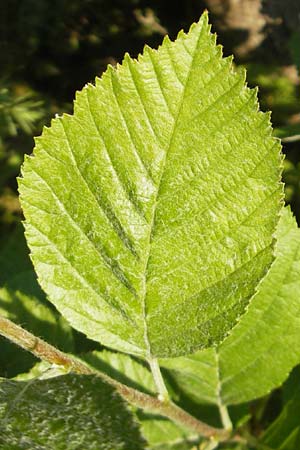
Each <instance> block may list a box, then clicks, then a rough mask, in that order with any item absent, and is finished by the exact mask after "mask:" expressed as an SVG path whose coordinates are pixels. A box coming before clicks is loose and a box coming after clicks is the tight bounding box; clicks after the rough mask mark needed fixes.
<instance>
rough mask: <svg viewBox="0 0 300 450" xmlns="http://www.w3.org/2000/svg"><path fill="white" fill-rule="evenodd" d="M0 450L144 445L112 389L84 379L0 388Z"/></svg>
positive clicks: (7, 383)
mask: <svg viewBox="0 0 300 450" xmlns="http://www.w3.org/2000/svg"><path fill="white" fill-rule="evenodd" d="M0 393H1V396H0V446H1V449H2V450H22V449H24V450H27V449H29V448H31V449H33V448H34V449H37V450H48V449H55V450H65V449H66V448H68V449H70V450H71V449H74V450H75V449H81V448H86V449H87V448H88V449H91V450H93V449H95V450H102V449H103V450H118V449H120V450H132V449H133V448H134V449H135V450H140V449H143V448H145V442H144V440H143V438H142V437H141V435H140V432H139V430H138V426H137V424H136V423H135V421H134V419H133V416H132V414H131V413H130V412H129V410H128V409H127V408H126V405H125V403H124V401H123V400H122V399H121V397H120V396H119V395H118V394H117V393H116V392H115V390H114V388H113V387H112V386H110V385H108V384H107V383H104V382H103V381H102V380H101V379H99V378H98V377H94V376H86V375H84V376H83V375H65V376H60V377H56V378H51V379H49V380H43V381H41V380H35V381H34V380H31V381H30V382H27V383H26V382H17V381H11V380H3V381H2V382H1V383H0Z"/></svg>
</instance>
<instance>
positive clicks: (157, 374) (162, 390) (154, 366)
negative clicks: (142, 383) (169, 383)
mask: <svg viewBox="0 0 300 450" xmlns="http://www.w3.org/2000/svg"><path fill="white" fill-rule="evenodd" d="M148 363H149V366H150V369H151V372H152V375H153V378H154V382H155V385H156V389H157V392H158V399H159V400H160V401H161V402H168V401H170V397H169V393H168V390H167V388H166V385H165V382H164V379H163V376H162V374H161V371H160V367H159V364H158V361H157V358H149V359H148Z"/></svg>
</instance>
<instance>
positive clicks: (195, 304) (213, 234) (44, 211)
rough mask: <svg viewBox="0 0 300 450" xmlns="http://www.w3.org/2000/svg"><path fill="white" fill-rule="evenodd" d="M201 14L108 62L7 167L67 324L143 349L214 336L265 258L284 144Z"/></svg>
mask: <svg viewBox="0 0 300 450" xmlns="http://www.w3.org/2000/svg"><path fill="white" fill-rule="evenodd" d="M209 29H210V28H209V25H208V22H207V14H204V15H203V16H202V18H201V19H200V21H199V22H198V23H196V24H194V25H192V27H191V29H190V31H189V33H188V34H184V33H183V32H180V33H179V35H178V38H177V40H176V41H175V42H171V41H170V40H169V38H165V40H164V42H163V45H162V46H161V47H160V48H159V49H158V51H155V50H151V49H149V48H148V47H146V48H145V50H144V53H143V55H142V56H140V57H139V59H138V61H136V60H132V59H131V58H130V57H129V56H128V55H126V56H125V59H124V61H123V63H122V65H119V66H118V67H117V68H116V69H114V68H112V67H109V68H108V70H107V71H106V72H105V74H104V75H103V76H102V78H101V79H97V80H96V86H92V85H88V86H86V87H85V88H84V89H83V90H82V91H81V92H79V93H78V94H77V99H76V102H75V107H74V115H73V116H70V115H64V116H63V117H62V118H57V119H55V120H53V122H52V125H51V127H50V128H46V129H45V130H44V132H43V135H42V137H40V138H38V139H37V142H36V147H35V151H34V157H27V158H26V161H25V164H24V167H23V171H22V174H23V178H21V179H20V181H19V186H20V193H21V200H22V206H23V209H24V213H25V216H26V230H27V232H26V235H27V239H28V242H29V246H30V249H31V252H32V259H33V261H34V265H35V268H36V271H37V273H38V277H39V281H40V283H41V285H42V287H43V289H44V290H45V291H46V292H47V294H48V295H49V298H50V300H51V301H52V302H53V303H54V304H55V306H56V307H57V308H58V310H59V311H60V312H61V313H62V314H63V315H64V316H65V317H66V318H67V319H68V320H69V321H70V323H71V324H72V326H73V327H75V328H77V329H78V330H79V331H82V332H83V333H85V334H86V335H87V336H88V337H89V338H91V339H94V340H96V341H100V342H101V343H102V344H104V345H106V346H109V347H112V348H114V349H117V350H119V351H124V352H127V353H132V354H136V355H138V356H141V357H145V358H150V357H152V356H154V357H156V356H176V355H182V354H186V353H191V352H192V351H195V350H197V349H199V348H204V347H207V346H210V345H212V344H214V343H216V342H219V341H220V340H222V339H223V338H224V336H225V335H226V333H228V331H229V330H230V329H231V328H232V326H233V325H234V324H235V323H236V321H237V319H238V318H239V316H240V315H241V314H242V312H243V311H244V308H245V306H246V305H247V303H248V302H249V299H250V298H251V296H252V295H253V294H254V292H255V288H256V286H257V284H258V282H259V280H260V279H261V278H262V277H263V276H264V275H265V273H266V270H267V269H268V267H269V266H270V264H271V262H272V260H273V234H274V230H275V228H276V224H277V221H278V212H279V210H280V208H281V198H282V185H281V184H280V183H279V178H280V171H281V170H280V164H281V156H280V144H279V142H278V141H277V140H276V139H274V138H273V137H272V135H271V127H270V123H269V116H268V115H266V114H263V113H261V112H259V111H258V104H257V95H256V90H250V89H248V88H247V87H246V86H245V73H244V72H243V71H242V72H238V73H235V72H234V71H233V68H232V60H231V58H229V59H228V58H225V59H223V58H222V51H221V48H220V47H219V46H216V44H215V36H213V35H211V34H210V31H209Z"/></svg>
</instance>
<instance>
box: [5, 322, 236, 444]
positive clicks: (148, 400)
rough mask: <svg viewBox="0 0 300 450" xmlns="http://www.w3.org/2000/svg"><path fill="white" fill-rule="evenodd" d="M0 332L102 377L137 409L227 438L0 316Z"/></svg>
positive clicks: (207, 434) (47, 356) (40, 355)
mask: <svg viewBox="0 0 300 450" xmlns="http://www.w3.org/2000/svg"><path fill="white" fill-rule="evenodd" d="M0 334H1V335H2V336H4V337H6V338H7V339H9V340H10V341H12V342H14V343H15V344H17V345H19V346H20V347H22V348H24V349H25V350H27V351H29V352H31V353H32V354H33V355H35V356H36V357H37V358H40V359H42V360H45V361H48V362H49V363H50V364H57V365H60V366H63V367H65V368H66V369H67V370H69V371H72V372H75V373H79V374H86V375H97V376H99V377H101V378H102V379H103V380H105V381H107V382H108V383H110V384H112V385H113V386H114V387H115V389H116V390H117V391H118V392H119V394H120V395H121V396H122V397H123V398H125V399H126V400H127V401H128V402H129V403H132V404H133V405H135V406H136V407H138V408H142V409H146V410H150V411H151V412H156V413H157V414H160V415H162V416H165V417H167V418H168V419H171V420H172V421H174V422H176V423H178V424H180V425H184V426H186V427H187V428H189V429H190V430H193V431H194V432H196V433H197V434H199V435H201V436H203V437H206V438H215V439H217V440H218V441H219V442H220V441H225V440H227V439H228V438H229V433H228V431H227V430H222V429H220V428H215V427H211V426H210V425H207V424H206V423H204V422H202V421H201V420H198V419H196V418H195V417H193V416H191V415H190V414H189V413H187V412H186V411H184V410H183V409H181V408H179V407H178V406H177V405H175V404H174V403H172V402H171V401H168V402H162V401H161V400H159V399H158V398H156V397H152V396H150V395H147V394H143V393H142V392H139V391H137V390H136V389H132V388H130V387H128V386H125V385H124V384H122V383H119V382H118V381H116V380H114V379H113V378H110V377H109V376H107V375H105V374H103V373H101V372H98V371H96V370H94V369H92V368H90V367H88V366H87V365H85V364H84V363H82V362H80V361H79V360H77V359H75V358H74V357H71V356H70V355H67V354H66V353H63V352H61V351H60V350H58V349H57V348H55V347H53V346H52V345H50V344H48V343H47V342H45V341H43V340H42V339H40V338H38V337H36V336H34V335H33V334H31V333H30V332H29V331H26V330H24V328H22V327H20V326H19V325H16V324H15V323H13V322H11V321H10V320H8V319H5V318H4V317H1V316H0Z"/></svg>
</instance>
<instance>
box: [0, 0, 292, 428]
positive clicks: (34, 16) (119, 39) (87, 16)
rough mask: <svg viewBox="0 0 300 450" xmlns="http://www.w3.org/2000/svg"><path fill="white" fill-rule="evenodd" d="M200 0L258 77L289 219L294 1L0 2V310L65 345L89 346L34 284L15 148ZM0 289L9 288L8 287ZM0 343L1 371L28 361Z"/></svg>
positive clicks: (173, 27)
mask: <svg viewBox="0 0 300 450" xmlns="http://www.w3.org/2000/svg"><path fill="white" fill-rule="evenodd" d="M205 8H206V9H208V10H209V11H210V20H211V23H212V26H213V30H214V31H216V32H217V34H218V36H219V39H218V40H219V43H222V44H223V46H224V53H225V54H231V53H233V54H234V55H235V63H236V65H237V66H240V65H243V66H246V67H247V69H248V81H249V84H250V85H252V86H256V85H258V86H259V98H260V104H261V108H262V109H263V110H271V111H272V121H273V125H274V127H275V134H276V135H277V136H279V137H281V138H283V151H284V153H285V155H286V159H285V163H284V180H285V182H286V201H287V202H288V203H290V204H291V207H292V210H293V211H294V213H295V215H296V218H297V220H298V223H300V102H299V92H300V91H299V89H300V88H299V68H300V3H299V1H297V0H285V1H284V2H282V1H280V0H265V1H263V0H239V1H236V0H235V1H234V0H206V1H205V0H73V1H68V0H51V1H49V0H10V1H9V2H1V3H0V68H1V69H0V287H1V289H0V312H1V310H2V311H4V312H5V314H6V315H8V316H9V317H10V318H12V319H13V320H15V321H16V322H19V323H21V324H23V325H24V326H25V327H27V328H28V329H30V330H31V331H34V332H35V333H36V334H38V335H40V336H43V337H45V338H47V339H48V340H49V341H50V342H53V343H55V344H57V345H60V346H61V344H60V343H61V342H63V343H64V350H66V351H72V350H73V351H74V350H75V351H77V352H83V351H86V350H88V349H92V348H95V347H96V346H97V345H96V344H94V343H91V342H89V341H87V340H86V339H85V338H83V337H82V336H81V335H80V334H79V333H74V331H73V330H72V331H71V330H70V329H69V328H68V326H67V325H66V324H64V323H63V322H62V321H61V319H59V318H58V317H57V315H56V313H55V311H54V310H52V309H51V307H50V306H49V304H48V303H47V302H46V300H45V298H44V294H43V293H42V292H41V291H40V290H39V287H38V285H37V283H36V280H35V275H34V272H33V269H32V267H31V263H30V261H29V258H28V256H27V248H26V244H25V242H24V238H23V231H22V229H21V228H20V225H19V222H20V221H21V220H22V213H21V210H20V205H19V201H18V195H17V185H16V176H18V174H19V172H20V165H21V163H22V161H23V157H24V154H25V153H31V151H32V149H33V146H34V140H33V136H36V135H39V134H40V133H41V130H42V127H43V126H44V125H49V123H50V120H51V118H52V117H54V115H55V114H60V113H61V112H68V111H69V112H70V111H72V101H73V98H74V93H75V91H76V90H79V89H81V88H82V87H83V86H84V85H85V84H86V83H87V82H89V81H93V79H94V77H95V76H96V75H101V73H102V71H103V70H105V68H106V66H107V64H108V63H110V64H116V63H117V62H120V61H121V60H122V57H123V55H124V53H125V52H126V51H128V52H129V53H130V55H131V56H136V55H137V54H138V53H139V52H141V51H142V49H143V46H144V44H149V45H150V46H152V47H155V46H158V45H159V43H160V42H161V41H162V37H163V36H164V35H165V34H166V33H168V34H169V35H170V36H171V37H172V38H174V37H175V36H176V34H177V32H178V31H179V30H180V29H181V28H184V29H185V30H187V29H188V28H189V26H190V24H191V23H192V22H193V21H195V20H198V18H199V16H200V15H201V13H202V11H203V10H204V9H205ZM8 261H9V263H8ZM9 286H13V289H11V291H10V289H9ZM10 292H14V293H17V294H14V297H13V298H12V297H10V295H12V294H10ZM24 298H25V300H24ZM28 299H29V300H28ZM36 299H38V302H39V304H38V305H37V304H36V303H34V302H35V301H36ZM30 302H31V303H30ZM33 310H34V311H35V314H34V315H33V314H32V311H33ZM0 345H1V352H0V375H1V376H9V377H12V376H15V375H17V374H19V373H21V372H23V371H26V370H28V369H29V368H30V367H32V366H33V364H34V362H35V361H34V358H33V357H32V356H30V355H27V354H25V353H23V352H22V351H21V350H20V349H17V348H16V347H14V346H13V345H11V344H8V343H7V342H4V340H3V341H1V342H0ZM297 371H299V369H296V370H295V371H294V373H293V374H292V378H290V379H289V380H288V382H287V384H286V385H285V386H284V387H283V388H282V389H281V390H278V391H276V392H275V393H273V394H272V395H270V396H268V397H267V398H264V399H261V400H259V401H257V402H254V404H253V405H252V404H251V405H250V406H249V405H248V406H247V408H246V410H247V411H246V412H245V414H244V416H243V417H244V420H248V421H250V422H249V423H250V426H251V428H252V430H254V431H255V432H256V433H258V434H259V433H260V432H261V430H262V429H264V428H266V427H267V425H268V424H269V423H271V421H272V420H273V419H274V417H276V415H277V414H278V413H279V412H280V410H281V408H282V407H283V405H284V403H285V401H286V393H287V392H288V390H289V389H291V386H293V383H294V381H293V380H296V381H295V383H298V385H299V384H300V379H299V377H297V373H298V372H297ZM233 413H234V411H233ZM195 414H197V413H196V412H195ZM239 417H240V414H239Z"/></svg>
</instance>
